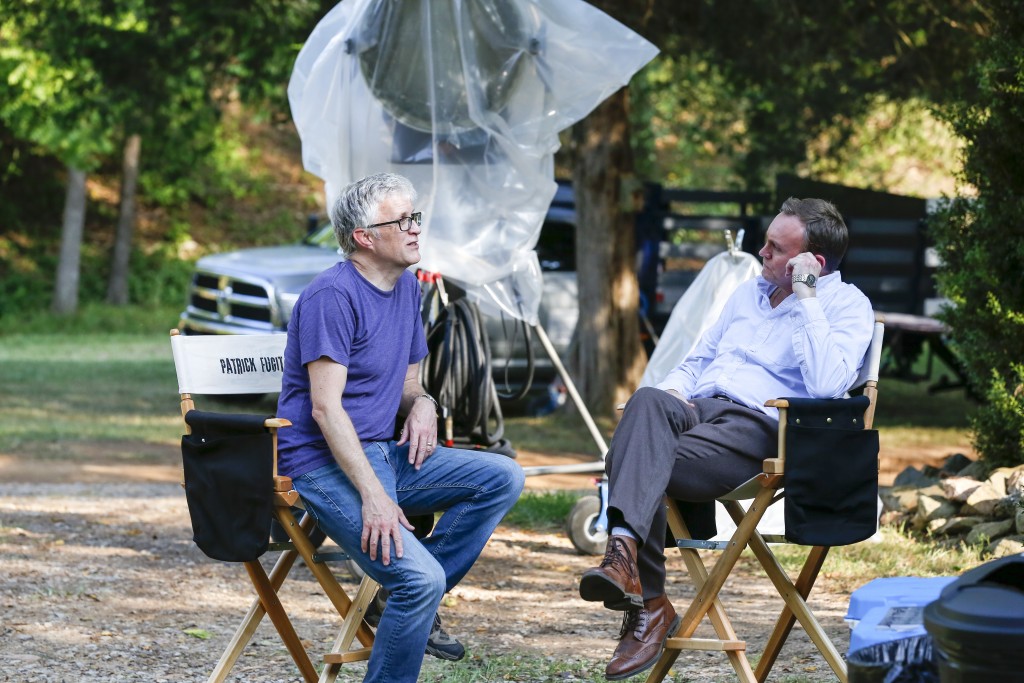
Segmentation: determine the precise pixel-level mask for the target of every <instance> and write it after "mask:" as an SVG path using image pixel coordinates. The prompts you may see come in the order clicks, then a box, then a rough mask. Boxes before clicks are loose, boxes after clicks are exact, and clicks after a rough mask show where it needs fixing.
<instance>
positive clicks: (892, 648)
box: [846, 635, 939, 683]
mask: <svg viewBox="0 0 1024 683" xmlns="http://www.w3.org/2000/svg"><path fill="white" fill-rule="evenodd" d="M846 669H847V675H848V676H849V683H939V667H938V663H937V662H936V659H935V648H934V646H933V644H932V638H931V636H929V635H918V636H910V637H907V638H900V639H898V640H887V641H884V642H881V643H875V644H874V645H869V646H868V647H862V648H861V649H859V650H854V651H853V652H851V653H850V656H849V657H848V658H847V660H846Z"/></svg>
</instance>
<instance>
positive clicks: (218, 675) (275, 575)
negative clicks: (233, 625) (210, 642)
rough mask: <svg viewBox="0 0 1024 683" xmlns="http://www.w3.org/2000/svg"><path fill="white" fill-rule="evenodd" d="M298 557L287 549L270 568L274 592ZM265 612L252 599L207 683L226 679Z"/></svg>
mask: <svg viewBox="0 0 1024 683" xmlns="http://www.w3.org/2000/svg"><path fill="white" fill-rule="evenodd" d="M298 557H299V554H298V553H297V552H295V551H294V550H287V551H285V552H283V553H281V556H280V557H278V558H277V562H276V563H275V564H274V568H273V569H271V570H270V576H269V577H268V579H269V582H270V586H271V588H272V589H273V590H274V591H275V592H276V591H278V590H280V588H281V584H283V583H284V580H285V578H286V577H287V576H288V572H290V571H291V569H292V566H293V565H294V564H295V560H296V559H297V558H298ZM266 613H267V611H266V610H265V609H264V607H263V603H262V602H261V601H260V599H259V597H257V598H256V599H254V600H253V601H252V604H251V605H250V606H249V611H248V613H246V615H245V618H244V619H242V623H241V624H239V625H238V628H237V629H235V634H234V636H232V638H231V641H230V642H229V643H228V647H227V648H225V650H224V653H223V654H222V655H221V656H220V660H218V662H217V665H216V666H215V667H214V669H213V671H212V672H211V673H210V677H209V678H208V679H207V683H223V681H224V680H225V679H227V676H228V672H230V671H231V667H233V666H234V665H235V662H237V661H238V658H239V657H240V656H241V655H242V650H244V649H245V646H246V645H248V644H249V641H250V640H251V639H252V636H253V634H254V633H256V629H257V628H259V625H260V622H261V621H263V617H264V615H266Z"/></svg>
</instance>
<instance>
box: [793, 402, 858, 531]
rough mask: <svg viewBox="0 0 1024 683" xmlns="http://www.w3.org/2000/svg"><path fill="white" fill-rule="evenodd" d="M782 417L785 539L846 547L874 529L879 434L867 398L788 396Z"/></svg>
mask: <svg viewBox="0 0 1024 683" xmlns="http://www.w3.org/2000/svg"><path fill="white" fill-rule="evenodd" d="M787 400H788V401H789V410H788V411H787V416H786V464H785V471H786V474H785V477H786V480H785V491H786V498H785V520H786V538H787V540H789V541H790V542H792V543H798V544H800V545H824V546H835V545H848V544H850V543H857V542H858V541H863V540H864V539H866V538H870V537H871V536H872V535H873V534H874V533H875V531H876V530H877V528H878V432H877V431H875V430H873V429H864V411H865V410H866V409H867V407H868V405H869V403H870V402H869V401H868V399H867V397H864V396H858V397H856V398H849V399H832V400H817V399H806V398H790V399H787Z"/></svg>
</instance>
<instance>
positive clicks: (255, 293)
mask: <svg viewBox="0 0 1024 683" xmlns="http://www.w3.org/2000/svg"><path fill="white" fill-rule="evenodd" d="M272 302H273V292H272V291H271V287H270V286H269V285H268V284H266V283H262V282H258V281H251V280H243V279H238V278H234V277H230V276H227V275H217V274H214V273H202V272H197V273H195V274H194V275H193V277H192V287H191V292H190V294H189V311H188V313H189V315H190V316H191V317H194V318H196V319H202V320H204V321H209V322H223V323H232V324H235V325H243V326H251V327H254V328H259V329H266V330H271V329H273V311H272V307H273V303H272Z"/></svg>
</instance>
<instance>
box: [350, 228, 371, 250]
mask: <svg viewBox="0 0 1024 683" xmlns="http://www.w3.org/2000/svg"><path fill="white" fill-rule="evenodd" d="M352 239H354V240H355V242H356V244H358V245H359V247H360V248H362V249H368V248H370V247H372V246H373V235H371V234H370V231H369V230H366V229H365V228H357V229H356V231H355V232H353V233H352Z"/></svg>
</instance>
